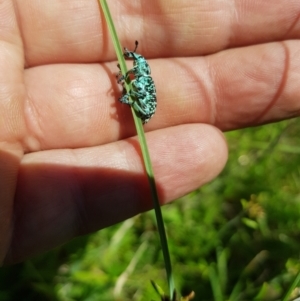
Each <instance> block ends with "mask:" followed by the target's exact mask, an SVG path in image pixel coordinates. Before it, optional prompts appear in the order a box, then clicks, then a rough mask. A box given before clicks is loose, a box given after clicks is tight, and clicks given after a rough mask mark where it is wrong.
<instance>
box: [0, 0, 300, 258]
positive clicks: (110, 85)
mask: <svg viewBox="0 0 300 301" xmlns="http://www.w3.org/2000/svg"><path fill="white" fill-rule="evenodd" d="M140 2H141V3H142V5H144V6H143V7H142V6H139V3H138V1H137V2H132V1H131V2H130V5H131V7H125V6H124V7H123V6H121V5H120V4H119V3H118V2H114V3H111V10H112V13H113V15H114V19H115V21H116V25H117V28H118V29H119V34H120V38H121V40H122V41H123V43H124V46H128V47H130V45H132V44H133V41H134V40H135V39H137V40H139V41H140V42H141V50H140V51H141V52H142V53H143V55H144V56H145V57H147V58H148V57H149V58H150V60H149V62H150V65H151V69H152V74H153V78H154V80H155V83H156V87H157V98H158V110H157V113H156V115H155V117H154V118H153V119H152V120H151V122H150V123H149V124H148V125H147V126H146V130H148V131H149V133H148V134H147V139H148V143H149V148H150V152H151V156H152V159H153V163H154V170H155V174H156V178H157V183H158V190H159V195H160V198H161V202H162V203H165V202H168V201H170V200H173V199H175V198H177V197H180V196H181V195H184V194H186V193H187V192H189V191H191V190H193V189H195V188H197V187H199V186H201V185H202V184H204V183H205V182H207V181H209V180H211V179H212V178H214V177H215V176H216V175H217V174H218V173H219V171H220V170H221V169H222V167H223V166H224V164H225V162H226V158H227V148H226V143H225V141H224V138H223V136H222V134H221V132H220V131H219V129H221V130H230V129H235V128H242V127H246V126H251V125H256V124H261V123H266V122H271V121H275V120H281V119H284V118H290V117H294V116H298V115H299V111H300V110H299V108H300V105H299V94H300V92H299V88H298V87H299V77H300V61H299V36H300V25H299V24H300V22H299V20H300V17H299V16H300V5H299V1H292V2H291V1H286V0H285V1H284V0H280V1H277V2H276V4H274V3H273V4H272V7H270V6H269V5H267V4H264V3H263V2H261V3H257V2H252V3H250V2H248V1H239V3H238V4H236V7H235V8H234V9H232V7H228V3H227V4H226V3H224V4H223V6H222V7H220V4H219V3H217V2H214V1H210V2H207V1H204V2H201V1H195V2H194V1H190V3H187V2H186V1H182V3H180V2H178V1H177V2H176V4H173V6H170V3H167V2H165V1H161V6H160V7H158V6H155V5H154V4H151V2H147V3H146V2H145V3H144V1H140ZM246 4H247V5H248V6H246ZM287 4H288V5H287ZM145 5H148V6H149V7H148V8H147V10H145ZM183 9H184V10H183ZM122 10H123V11H122ZM132 11H136V12H137V15H140V16H143V13H144V12H145V14H146V15H144V16H143V18H141V20H143V21H141V22H143V23H141V24H142V28H143V30H144V32H145V33H147V34H144V35H141V34H140V32H141V31H140V27H138V26H135V25H136V20H134V19H133V17H132V14H131V12H132ZM182 11H184V13H181V12H182ZM179 14H180V16H181V17H180V18H181V19H180V21H181V22H180V23H179V22H178V18H177V17H176V18H174V16H178V15H179ZM0 16H1V18H0V19H1V31H0V41H1V44H0V51H1V55H0V66H1V71H2V72H1V75H0V78H1V94H0V111H1V119H0V120H1V123H0V125H1V126H0V179H1V182H0V200H1V205H0V206H1V209H0V212H1V215H0V242H1V244H0V259H1V261H3V262H14V261H17V260H22V259H24V258H26V257H27V256H30V255H32V254H34V253H36V252H40V251H43V250H46V249H49V248H52V247H54V246H56V245H58V244H60V243H62V242H65V241H67V240H68V239H70V238H72V237H74V236H76V235H79V234H82V233H87V232H90V231H93V230H95V229H99V228H101V227H105V226H108V225H111V224H114V223H116V222H118V221H121V220H124V219H126V218H128V217H130V216H133V215H135V214H137V213H139V212H141V211H144V210H147V209H149V208H151V200H150V198H149V191H148V186H147V180H146V178H145V176H144V172H143V166H142V164H141V161H140V156H139V150H138V147H137V141H136V139H135V138H130V139H128V137H131V136H133V135H135V134H134V128H133V125H132V122H131V121H130V120H131V119H130V112H129V110H128V108H126V107H124V106H119V105H118V104H116V99H117V98H118V97H119V93H120V91H119V90H118V85H117V83H116V82H115V74H114V73H116V72H117V68H116V63H115V62H112V63H109V61H111V60H114V59H115V57H114V52H113V49H112V45H111V43H110V40H109V37H108V36H107V29H106V27H105V24H104V21H101V20H100V17H101V16H100V14H99V7H98V3H97V1H89V2H87V3H82V2H78V3H76V2H74V1H63V2H61V1H59V0H55V1H48V2H47V1H44V2H43V4H42V5H41V4H39V2H38V1H30V2H27V1H15V2H13V1H11V0H5V1H2V3H1V4H0ZM120 16H122V17H120ZM101 22H102V23H101ZM123 22H124V23H123ZM101 25H102V27H101ZM128 25H129V26H130V28H131V29H132V31H130V33H128V32H126V31H124V29H126V26H128ZM158 43H161V44H158ZM242 46H248V47H242ZM217 52H219V53H217ZM203 55H206V56H204V57H203ZM160 57H166V59H157V60H151V58H160ZM99 62H100V64H99ZM174 71H175V72H174ZM170 146H172V147H170ZM178 161H180V164H178ZM200 171H201V173H200ZM199 174H201V175H202V176H201V177H199Z"/></svg>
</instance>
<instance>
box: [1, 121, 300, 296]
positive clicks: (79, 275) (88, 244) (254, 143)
mask: <svg viewBox="0 0 300 301" xmlns="http://www.w3.org/2000/svg"><path fill="white" fill-rule="evenodd" d="M226 136H227V139H228V145H229V149H230V153H229V160H228V164H227V165H226V168H225V169H224V171H223V172H222V174H221V175H220V176H219V177H218V178H217V179H215V180H214V181H213V182H212V183H210V184H207V185H205V186H204V187H202V188H200V189H199V190H197V191H194V192H192V193H191V194H189V195H188V196H186V197H183V198H181V199H180V200H177V201H176V202H174V203H172V204H170V205H167V206H164V208H163V214H164V219H165V223H166V228H167V233H168V238H169V244H170V252H171V257H172V261H173V269H174V274H175V275H174V276H175V281H176V284H177V287H178V290H180V293H181V294H182V295H188V294H189V293H190V291H191V290H194V291H195V293H196V296H195V299H194V300H195V301H200V300H201V301H221V300H223V301H225V300H231V301H246V300H249V301H251V300H254V301H259V300H266V301H268V300H270V301H271V300H272V301H273V300H274V301H275V300H285V301H287V300H294V299H295V298H297V297H299V296H300V290H299V289H298V288H297V282H298V278H297V276H298V274H299V272H300V260H299V255H300V119H294V120H289V121H285V122H280V123H275V124H271V125H265V126H261V127H256V128H249V129H244V130H239V131H233V132H230V133H227V134H226ZM150 279H153V280H155V281H156V282H157V283H158V284H159V285H160V286H162V287H163V289H165V291H167V289H166V287H165V285H166V284H165V271H164V265H163V260H162V254H161V247H160V245H159V240H158V235H157V233H156V224H155V218H154V215H153V212H149V213H146V214H142V215H139V216H136V217H134V218H132V219H129V220H127V221H125V222H123V223H122V224H119V225H115V226H113V227H110V228H107V229H104V230H102V231H99V232H97V233H94V234H91V235H89V236H85V237H80V238H77V239H74V240H73V241H72V242H70V243H68V244H66V245H64V246H62V247H60V248H57V249H56V250H53V251H51V252H49V253H47V254H43V255H41V256H38V257H36V258H34V259H32V260H30V261H27V262H24V263H21V264H18V265H15V266H11V267H5V268H2V269H1V270H0V301H14V300H30V301H33V300H51V301H52V300H53V301H73V300H78V301H79V300H80V301H81V300H86V301H96V300H97V301H99V300H102V301H110V300H114V301H117V300H123V301H129V300H130V301H151V300H159V296H157V295H156V293H155V291H154V290H153V288H152V286H151V284H150ZM295 279H296V282H295ZM293 282H294V286H293V287H291V285H292V283H293ZM294 287H295V288H294ZM289 290H290V291H291V292H290V291H289Z"/></svg>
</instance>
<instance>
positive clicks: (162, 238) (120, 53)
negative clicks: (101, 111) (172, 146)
mask: <svg viewBox="0 0 300 301" xmlns="http://www.w3.org/2000/svg"><path fill="white" fill-rule="evenodd" d="M99 2H100V5H101V8H102V10H103V13H104V16H105V19H106V23H107V26H108V29H109V32H110V35H111V38H112V41H113V45H114V48H115V51H116V54H117V58H118V61H119V64H120V68H121V72H122V74H125V73H126V72H127V67H126V63H125V60H124V57H123V50H122V47H121V44H120V41H119V38H118V35H117V32H116V29H115V26H114V23H113V20H112V17H111V14H110V11H109V8H108V5H107V3H106V0H99ZM125 89H126V91H127V92H129V89H130V83H129V82H125ZM131 111H132V115H133V118H134V123H135V127H136V131H137V135H138V139H139V143H140V147H141V151H142V156H143V161H144V165H145V169H146V174H147V177H148V181H149V185H150V189H151V195H152V200H153V206H154V211H155V215H156V222H157V227H158V232H159V236H160V241H161V247H162V252H163V256H164V262H165V268H166V274H167V281H168V286H169V293H170V297H171V298H172V297H173V293H174V281H173V275H172V266H171V258H170V253H169V247H168V241H167V236H166V231H165V227H164V221H163V216H162V212H161V208H160V203H159V199H158V194H157V189H156V184H155V178H154V173H153V169H152V164H151V159H150V154H149V150H148V147H147V142H146V137H145V133H144V128H143V124H142V121H141V119H140V118H139V117H138V116H137V115H136V112H135V111H134V109H133V108H131Z"/></svg>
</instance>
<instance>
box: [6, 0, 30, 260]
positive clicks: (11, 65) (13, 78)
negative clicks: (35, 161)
mask: <svg viewBox="0 0 300 301" xmlns="http://www.w3.org/2000/svg"><path fill="white" fill-rule="evenodd" d="M0 16H1V17H0V67H1V72H0V112H1V115H0V265H1V264H2V262H3V258H4V256H5V253H6V251H7V248H8V245H9V244H10V239H11V234H12V219H13V204H14V202H13V200H14V194H15V187H16V182H17V173H18V168H19V164H20V160H21V156H22V147H21V143H20V142H19V141H20V140H21V139H22V134H23V132H22V130H21V129H22V126H24V119H23V118H22V117H21V116H23V115H22V112H23V111H22V110H23V107H22V104H23V103H22V101H23V99H24V98H23V96H24V91H25V89H24V85H23V82H22V74H23V73H22V72H23V64H24V63H23V53H22V43H21V39H20V35H19V30H18V24H17V20H16V18H15V15H14V7H13V3H12V1H9V0H4V1H0Z"/></svg>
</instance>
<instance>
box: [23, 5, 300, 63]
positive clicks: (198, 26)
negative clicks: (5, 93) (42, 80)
mask: <svg viewBox="0 0 300 301" xmlns="http://www.w3.org/2000/svg"><path fill="white" fill-rule="evenodd" d="M17 4H18V5H17V9H18V14H19V19H20V24H21V25H20V26H21V28H22V32H23V37H24V44H25V49H26V61H27V65H28V66H33V65H40V64H46V63H47V64H49V63H57V62H95V61H99V60H102V61H103V60H112V59H114V58H115V53H114V51H113V47H112V43H111V39H110V37H109V36H108V29H107V26H106V24H105V21H104V19H103V14H101V13H100V10H99V5H98V1H87V2H82V1H71V0H69V1H60V0H53V1H43V2H40V1H38V0H32V1H17ZM108 5H109V7H110V10H111V13H112V17H113V20H114V22H115V25H116V28H117V32H118V34H119V36H120V38H121V41H122V43H123V44H124V46H126V47H129V48H130V47H133V46H134V45H133V42H134V40H139V41H140V42H141V43H140V45H141V46H140V47H141V48H140V52H141V53H143V54H144V55H145V56H146V57H166V56H168V57H169V56H175V57H177V56H196V55H203V54H209V53H212V52H217V51H220V50H223V49H226V48H231V47H234V46H242V45H251V44H258V43H265V42H271V41H279V40H283V39H299V36H300V22H299V18H300V2H299V1H298V0H278V1H275V2H272V5H270V3H269V2H268V1H248V0H240V1H233V0H231V1H217V0H212V1H193V0H189V1H186V0H184V1H183V0H182V1H171V0H169V1H165V0H160V1H155V2H153V1H146V0H143V1H130V2H127V4H125V3H122V4H121V3H120V2H118V1H109V3H108Z"/></svg>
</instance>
